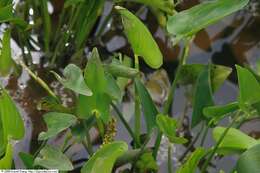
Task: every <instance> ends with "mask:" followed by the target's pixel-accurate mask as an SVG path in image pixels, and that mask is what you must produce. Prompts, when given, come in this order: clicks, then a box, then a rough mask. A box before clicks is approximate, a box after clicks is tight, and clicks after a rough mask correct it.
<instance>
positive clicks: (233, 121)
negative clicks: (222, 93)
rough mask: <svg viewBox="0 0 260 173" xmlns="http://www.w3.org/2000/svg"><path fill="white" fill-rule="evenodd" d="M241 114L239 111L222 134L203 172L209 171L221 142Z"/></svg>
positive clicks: (205, 163) (204, 165) (203, 167)
mask: <svg viewBox="0 0 260 173" xmlns="http://www.w3.org/2000/svg"><path fill="white" fill-rule="evenodd" d="M239 113H240V111H238V112H237V113H236V115H235V117H234V119H233V120H232V122H231V123H230V125H229V126H228V127H227V128H226V129H225V131H224V132H223V133H222V135H221V136H220V138H219V140H218V142H217V144H216V145H215V146H214V148H213V150H212V151H211V152H210V155H209V157H208V158H207V160H206V161H205V162H204V164H203V166H202V168H201V172H202V173H204V172H205V171H206V170H207V167H208V165H209V163H210V162H211V160H212V158H213V157H214V154H215V153H216V151H217V149H218V147H219V145H220V144H221V142H222V141H223V139H224V138H225V136H226V134H227V133H228V131H229V129H230V128H231V127H232V126H233V125H234V124H235V123H236V121H237V118H238V117H239Z"/></svg>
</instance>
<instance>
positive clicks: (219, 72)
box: [210, 65, 232, 93]
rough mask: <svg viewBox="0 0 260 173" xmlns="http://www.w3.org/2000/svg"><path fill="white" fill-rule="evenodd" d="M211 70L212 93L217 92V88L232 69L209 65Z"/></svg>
mask: <svg viewBox="0 0 260 173" xmlns="http://www.w3.org/2000/svg"><path fill="white" fill-rule="evenodd" d="M210 68H211V74H210V77H211V87H212V92H213V93H214V92H215V91H217V90H218V88H219V87H220V86H221V85H222V84H223V83H224V81H225V80H226V79H227V78H228V76H229V75H230V74H231V72H232V68H230V67H226V66H222V65H210Z"/></svg>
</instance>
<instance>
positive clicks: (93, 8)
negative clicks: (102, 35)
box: [74, 0, 105, 50]
mask: <svg viewBox="0 0 260 173" xmlns="http://www.w3.org/2000/svg"><path fill="white" fill-rule="evenodd" d="M104 3H105V0H95V1H93V0H84V1H83V3H80V4H79V6H78V11H77V12H78V15H77V21H76V25H75V29H74V31H75V43H76V49H77V50H78V49H80V48H82V47H84V44H85V42H86V39H87V38H88V35H89V34H90V32H91V30H92V28H93V27H94V25H95V23H96V22H97V19H98V17H99V16H100V15H101V12H102V8H103V6H104ZM83 28H84V29H83Z"/></svg>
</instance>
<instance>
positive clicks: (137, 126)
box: [134, 55, 141, 147]
mask: <svg viewBox="0 0 260 173" xmlns="http://www.w3.org/2000/svg"><path fill="white" fill-rule="evenodd" d="M134 58H135V59H134V61H135V69H137V70H139V59H138V56H137V55H134ZM140 135H141V108H140V98H139V95H138V92H137V88H136V87H135V139H136V140H135V147H138V146H140V145H141V141H140Z"/></svg>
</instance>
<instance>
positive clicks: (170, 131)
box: [156, 114, 187, 144]
mask: <svg viewBox="0 0 260 173" xmlns="http://www.w3.org/2000/svg"><path fill="white" fill-rule="evenodd" d="M156 122H157V126H158V127H159V129H160V131H161V132H162V133H163V134H165V135H166V136H167V137H168V139H169V141H170V142H171V143H175V144H184V143H186V142H187V139H185V138H183V137H177V136H176V129H177V126H178V122H177V121H176V120H175V119H173V118H170V117H168V116H166V115H161V114H159V115H157V117H156Z"/></svg>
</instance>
